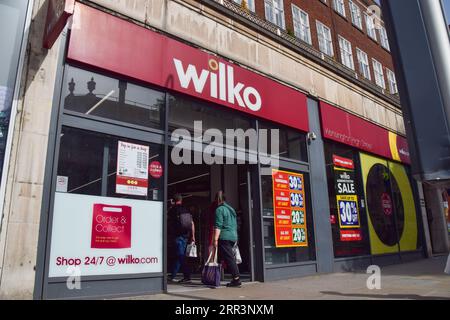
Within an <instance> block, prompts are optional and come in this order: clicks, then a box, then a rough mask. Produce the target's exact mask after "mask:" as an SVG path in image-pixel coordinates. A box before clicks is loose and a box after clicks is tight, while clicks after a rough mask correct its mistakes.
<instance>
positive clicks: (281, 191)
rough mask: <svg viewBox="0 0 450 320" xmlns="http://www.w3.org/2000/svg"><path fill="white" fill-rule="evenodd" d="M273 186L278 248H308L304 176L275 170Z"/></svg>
mask: <svg viewBox="0 0 450 320" xmlns="http://www.w3.org/2000/svg"><path fill="white" fill-rule="evenodd" d="M272 184H273V185H272V186H273V208H274V219H275V221H274V227H275V245H276V247H277V248H292V247H307V246H308V236H307V227H306V204H305V188H304V186H305V184H304V177H303V175H302V174H298V173H294V172H288V171H279V170H275V169H273V170H272Z"/></svg>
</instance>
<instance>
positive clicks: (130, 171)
mask: <svg viewBox="0 0 450 320" xmlns="http://www.w3.org/2000/svg"><path fill="white" fill-rule="evenodd" d="M149 151H150V149H149V147H148V146H143V145H139V144H134V143H128V142H123V141H119V142H118V147H117V175H116V193H120V194H128V195H134V196H147V192H148V169H149V166H148V155H149Z"/></svg>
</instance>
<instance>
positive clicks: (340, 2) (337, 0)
mask: <svg viewBox="0 0 450 320" xmlns="http://www.w3.org/2000/svg"><path fill="white" fill-rule="evenodd" d="M334 10H335V11H336V12H337V13H339V14H340V15H341V16H343V17H345V4H344V0H334Z"/></svg>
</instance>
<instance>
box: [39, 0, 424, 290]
mask: <svg viewBox="0 0 450 320" xmlns="http://www.w3.org/2000/svg"><path fill="white" fill-rule="evenodd" d="M64 40H65V41H63V45H62V46H61V49H60V50H61V52H62V54H61V55H60V56H61V58H60V63H59V66H58V76H57V83H56V86H55V88H56V90H55V92H56V93H55V99H54V102H55V103H54V107H53V115H52V124H51V132H52V135H50V141H49V149H48V151H49V155H50V156H49V158H48V159H49V161H48V162H47V167H46V178H45V179H46V180H45V188H44V189H45V190H44V197H43V199H44V200H43V205H42V219H41V235H40V240H39V246H38V265H37V280H36V288H35V296H36V297H38V298H63V297H89V296H112V295H136V294H147V293H157V292H163V291H165V290H167V270H169V268H170V264H171V258H170V252H171V246H170V240H169V239H168V234H170V228H171V226H170V225H169V224H168V223H167V221H168V217H167V211H168V209H169V206H170V200H171V198H172V197H173V195H174V194H175V193H181V194H182V195H183V196H184V197H185V202H184V203H185V205H186V206H187V207H189V208H190V210H191V212H192V213H193V217H194V221H195V224H196V226H197V231H196V232H197V237H196V238H197V242H198V246H199V260H198V261H197V262H196V263H195V265H194V266H193V268H194V269H195V270H197V272H198V271H199V270H200V269H201V266H202V264H203V262H204V260H205V256H206V252H207V249H208V244H209V242H208V241H209V239H208V238H209V234H208V231H209V229H210V226H211V222H210V221H211V215H212V214H213V213H211V210H210V205H211V201H212V199H213V198H214V194H215V192H217V191H218V190H221V189H223V190H224V191H225V193H226V194H227V195H228V201H229V202H230V203H231V204H232V205H233V207H235V208H236V211H237V212H238V215H239V218H238V220H239V222H238V224H239V230H238V232H239V238H240V243H239V245H240V248H241V254H242V256H243V260H244V262H243V264H242V265H241V266H240V267H241V271H242V273H243V275H244V277H245V279H246V280H250V281H269V280H274V279H283V278H284V279H285V278H289V277H296V276H302V275H311V274H315V273H323V272H332V271H333V270H337V269H336V268H335V265H336V264H338V265H340V264H341V263H344V262H342V261H341V259H344V260H346V259H349V258H350V259H352V258H357V259H359V260H361V259H362V260H364V259H366V261H365V262H364V261H363V263H362V264H367V265H369V264H371V263H372V262H374V261H375V262H376V259H375V257H381V256H382V255H383V256H384V255H385V254H394V255H395V256H396V257H398V259H400V258H402V257H403V254H404V253H410V252H413V253H415V254H416V255H418V256H420V255H421V254H420V243H421V241H420V236H419V231H418V230H419V224H420V223H419V222H418V221H417V218H416V217H417V214H416V206H415V202H414V196H413V194H414V190H413V187H412V186H413V184H411V181H410V177H409V174H408V166H407V164H408V159H407V147H406V144H404V139H402V138H400V137H397V136H395V137H394V136H393V135H392V134H390V133H388V131H386V130H384V129H381V128H379V130H381V133H380V134H381V135H383V136H384V135H386V136H385V137H386V139H385V140H382V139H379V138H380V135H379V134H377V135H375V140H376V141H371V140H370V139H371V137H372V134H373V131H372V130H373V129H374V127H375V128H378V127H376V126H375V125H372V124H370V123H369V122H366V121H363V120H360V119H358V118H356V117H354V118H355V119H354V120H353V118H352V120H351V121H350V120H349V119H350V118H349V117H350V115H348V114H346V113H345V112H343V111H341V110H338V109H336V108H334V107H331V106H328V105H326V104H323V103H319V102H318V101H316V100H315V99H312V98H310V97H308V96H307V95H306V94H305V93H303V92H301V91H298V90H294V89H292V88H291V87H288V86H286V85H283V84H281V83H279V82H276V81H274V80H272V79H270V78H268V77H266V76H264V75H261V74H258V73H256V72H253V71H250V70H248V69H246V68H244V67H241V66H238V65H237V64H234V63H231V62H229V61H227V60H226V59H224V58H221V57H217V56H216V55H214V54H212V53H209V52H205V51H203V50H201V49H200V48H194V47H193V46H192V45H189V44H186V43H183V42H181V41H179V40H175V39H173V38H170V37H169V36H167V35H163V34H160V33H157V32H155V31H153V30H149V29H146V28H143V27H141V26H138V25H136V24H134V23H132V22H129V21H125V20H123V19H120V18H118V17H115V16H113V15H110V14H108V13H105V12H102V11H100V10H98V9H95V8H92V7H89V6H86V5H83V4H80V3H76V5H75V10H74V14H73V21H72V24H71V30H70V31H69V32H68V33H67V35H66V36H65V38H64ZM339 124H344V125H345V126H346V127H345V128H343V127H339ZM349 128H351V132H350V133H349V132H347V131H345V130H349ZM228 130H233V132H231V133H229V132H228ZM239 130H240V131H241V132H245V133H246V134H247V135H246V134H244V136H242V135H238V134H236V132H237V131H239ZM342 130H343V131H342ZM358 130H362V131H364V132H365V134H366V138H364V135H361V131H358ZM274 132H275V133H274ZM251 133H254V134H255V136H254V137H256V140H252V136H251ZM312 133H314V134H312ZM273 134H275V135H273ZM230 135H231V136H232V137H231V139H228V138H229V136H230ZM358 139H359V140H358ZM395 139H396V140H395ZM357 140H358V141H359V142H358V143H356V141H357ZM394 140H395V141H394ZM393 145H396V146H397V147H398V148H397V149H394V147H392V148H390V147H389V146H393ZM379 147H380V148H381V149H379ZM386 148H387V149H386ZM207 150H208V151H209V152H207ZM380 150H382V151H383V152H384V153H383V152H381V153H380ZM386 150H387V151H386ZM366 152H367V153H366ZM369 153H370V155H369ZM380 157H381V158H380ZM324 168H326V169H324ZM327 186H328V189H327ZM327 191H328V192H327ZM327 200H329V201H327ZM333 244H334V248H333ZM389 259H391V260H390V261H395V258H393V260H392V257H391V256H389V257H388V260H389ZM346 261H347V260H346ZM345 263H348V262H345ZM195 270H194V272H195ZM68 277H69V278H70V279H73V278H74V277H81V286H80V288H75V290H74V288H71V286H75V284H74V285H68Z"/></svg>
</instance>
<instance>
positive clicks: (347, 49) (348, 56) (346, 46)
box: [339, 36, 355, 70]
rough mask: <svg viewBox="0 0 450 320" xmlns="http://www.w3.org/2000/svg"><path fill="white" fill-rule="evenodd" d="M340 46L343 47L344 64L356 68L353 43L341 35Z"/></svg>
mask: <svg viewBox="0 0 450 320" xmlns="http://www.w3.org/2000/svg"><path fill="white" fill-rule="evenodd" d="M339 48H340V49H341V60H342V64H343V65H345V66H346V67H348V68H350V69H352V70H354V69H355V64H354V62H353V51H352V44H351V43H350V42H349V41H347V40H346V39H344V38H342V37H341V36H339Z"/></svg>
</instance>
